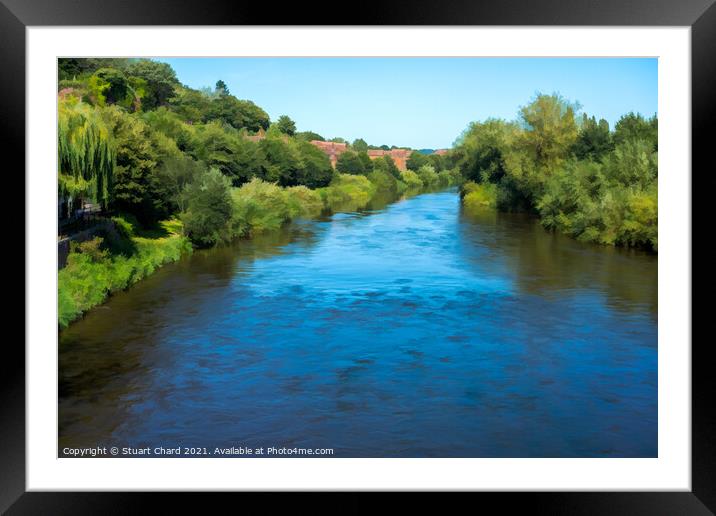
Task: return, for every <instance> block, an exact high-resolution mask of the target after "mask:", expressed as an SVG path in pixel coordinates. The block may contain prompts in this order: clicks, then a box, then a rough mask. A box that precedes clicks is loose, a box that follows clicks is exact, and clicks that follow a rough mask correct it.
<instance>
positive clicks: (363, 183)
mask: <svg viewBox="0 0 716 516" xmlns="http://www.w3.org/2000/svg"><path fill="white" fill-rule="evenodd" d="M376 190H377V188H376V186H375V185H374V184H373V183H371V182H370V180H369V179H368V178H367V177H365V176H362V175H351V174H337V175H336V177H334V179H333V181H331V184H330V185H329V186H328V187H326V188H322V189H321V190H320V194H321V197H322V198H323V202H324V204H325V205H326V208H328V209H329V210H331V211H333V212H337V211H355V210H357V209H359V208H362V207H364V206H365V205H366V204H368V202H369V201H370V198H371V197H372V196H373V194H375V192H376Z"/></svg>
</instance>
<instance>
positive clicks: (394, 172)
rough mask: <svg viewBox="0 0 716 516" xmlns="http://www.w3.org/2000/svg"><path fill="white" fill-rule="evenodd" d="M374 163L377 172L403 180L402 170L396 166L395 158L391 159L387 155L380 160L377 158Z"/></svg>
mask: <svg viewBox="0 0 716 516" xmlns="http://www.w3.org/2000/svg"><path fill="white" fill-rule="evenodd" d="M373 163H374V166H375V169H376V170H381V171H383V172H385V173H387V174H390V175H391V176H393V177H394V178H395V179H401V175H400V170H399V169H398V166H397V165H396V164H395V161H394V160H393V158H391V157H390V156H388V155H385V156H381V157H380V158H376V159H375V160H374V161H373Z"/></svg>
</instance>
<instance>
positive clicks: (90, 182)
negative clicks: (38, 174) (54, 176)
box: [57, 100, 116, 207]
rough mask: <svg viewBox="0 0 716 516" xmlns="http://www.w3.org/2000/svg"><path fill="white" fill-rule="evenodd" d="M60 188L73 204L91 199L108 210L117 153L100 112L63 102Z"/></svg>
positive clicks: (59, 120) (60, 108)
mask: <svg viewBox="0 0 716 516" xmlns="http://www.w3.org/2000/svg"><path fill="white" fill-rule="evenodd" d="M57 137H58V142H57V143H58V145H57V147H58V168H59V170H58V188H59V195H60V197H65V198H67V199H68V201H69V203H70V204H71V203H72V202H73V200H74V199H76V198H82V197H89V198H91V199H92V200H94V201H96V202H99V203H101V204H102V205H103V206H105V207H106V206H107V205H108V204H109V202H110V200H111V193H112V187H113V184H112V183H113V174H114V169H115V162H116V149H115V146H114V142H113V139H112V131H111V127H109V126H108V125H107V124H106V123H105V121H104V119H103V118H102V116H101V112H100V110H99V109H98V108H93V107H91V106H89V105H87V104H85V103H82V102H76V101H74V100H69V101H60V102H59V105H58V117H57Z"/></svg>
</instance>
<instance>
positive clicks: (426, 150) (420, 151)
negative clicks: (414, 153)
mask: <svg viewBox="0 0 716 516" xmlns="http://www.w3.org/2000/svg"><path fill="white" fill-rule="evenodd" d="M418 152H419V153H420V154H433V153H434V152H435V149H418Z"/></svg>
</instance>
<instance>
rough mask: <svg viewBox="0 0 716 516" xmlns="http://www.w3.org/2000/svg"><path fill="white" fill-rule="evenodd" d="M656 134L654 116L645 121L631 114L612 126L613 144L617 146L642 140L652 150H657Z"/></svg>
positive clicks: (637, 115)
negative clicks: (648, 144) (649, 145)
mask: <svg viewBox="0 0 716 516" xmlns="http://www.w3.org/2000/svg"><path fill="white" fill-rule="evenodd" d="M658 134H659V121H658V119H657V118H656V115H654V116H653V117H652V118H650V119H648V120H647V119H645V118H644V117H643V116H641V115H640V114H638V113H633V112H632V113H628V114H626V115H624V116H623V117H621V118H620V119H619V121H618V122H617V123H616V125H615V126H614V143H615V144H616V145H619V144H621V143H624V142H626V141H630V140H643V141H646V142H649V143H650V144H651V146H652V148H653V150H657V148H658V144H659V138H658Z"/></svg>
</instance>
